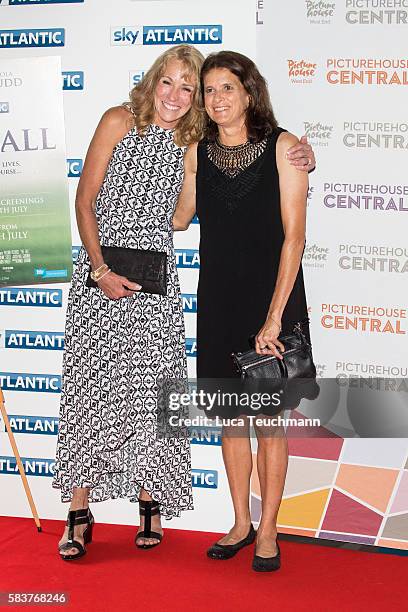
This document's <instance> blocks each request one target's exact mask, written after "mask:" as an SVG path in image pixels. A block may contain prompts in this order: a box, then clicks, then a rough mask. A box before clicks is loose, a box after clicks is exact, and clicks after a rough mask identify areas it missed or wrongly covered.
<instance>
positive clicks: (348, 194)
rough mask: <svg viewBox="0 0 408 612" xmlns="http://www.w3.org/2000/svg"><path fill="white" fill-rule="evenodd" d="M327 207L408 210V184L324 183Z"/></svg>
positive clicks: (363, 209)
mask: <svg viewBox="0 0 408 612" xmlns="http://www.w3.org/2000/svg"><path fill="white" fill-rule="evenodd" d="M323 191H324V194H325V195H324V198H323V204H324V206H326V208H332V209H336V208H337V209H344V210H359V211H362V212H363V211H373V212H379V213H381V212H386V213H390V214H392V213H394V214H395V213H399V212H405V213H406V212H408V185H370V184H368V183H365V184H364V183H324V186H323Z"/></svg>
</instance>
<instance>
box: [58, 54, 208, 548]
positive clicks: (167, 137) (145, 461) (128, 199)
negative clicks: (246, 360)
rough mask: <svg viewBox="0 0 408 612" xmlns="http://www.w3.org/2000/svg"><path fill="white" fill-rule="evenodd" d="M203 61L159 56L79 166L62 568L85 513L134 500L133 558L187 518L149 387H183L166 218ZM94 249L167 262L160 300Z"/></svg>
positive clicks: (62, 462)
mask: <svg viewBox="0 0 408 612" xmlns="http://www.w3.org/2000/svg"><path fill="white" fill-rule="evenodd" d="M202 61H203V57H202V55H201V54H200V53H199V51H197V50H196V49H194V47H190V46H187V45H180V46H178V47H174V48H172V49H170V50H169V51H167V52H165V53H164V54H163V55H161V56H160V57H159V58H158V59H157V60H156V62H155V63H154V65H153V66H152V68H151V69H150V70H149V71H148V72H147V74H146V75H145V77H144V79H143V81H142V83H141V84H139V85H138V86H137V87H136V88H134V90H132V93H131V104H130V105H128V108H126V107H124V106H122V107H116V108H112V109H110V110H108V111H107V112H106V113H105V114H104V115H103V117H102V119H101V121H100V123H99V125H98V127H97V129H96V132H95V135H94V137H93V140H92V142H91V145H90V147H89V150H88V154H87V157H86V161H85V164H84V169H83V173H82V177H81V180H80V183H79V186H78V192H77V200H76V211H77V220H78V227H79V231H80V235H81V239H82V242H83V245H84V246H83V247H82V248H81V250H80V253H79V256H78V260H77V263H76V268H75V272H74V275H73V279H72V287H71V290H70V294H69V300H68V310H67V320H66V335H65V343H66V344H65V352H64V365H63V389H62V396H61V414H60V426H59V436H58V444H57V457H56V466H55V477H54V480H53V487H55V488H58V489H61V497H62V501H65V502H67V501H71V508H70V512H69V514H68V520H67V526H66V529H65V532H64V535H63V537H62V538H61V540H60V543H59V550H60V555H61V557H62V558H63V559H65V560H70V559H76V558H78V557H80V556H82V555H83V554H84V553H85V548H84V544H86V543H87V542H89V541H91V539H92V526H93V517H92V514H91V511H90V510H89V507H88V502H89V501H95V502H96V501H103V500H107V499H114V498H119V497H120V498H129V499H131V500H133V499H135V500H136V499H137V498H139V503H140V513H141V525H140V528H139V531H138V534H137V536H136V545H137V546H138V547H140V548H148V547H151V546H154V545H157V544H158V543H159V542H160V540H161V538H162V529H161V525H160V515H161V516H164V517H165V518H168V519H169V518H171V517H173V516H180V512H181V511H182V510H190V509H192V507H193V504H192V491H191V470H190V447H189V441H188V440H187V439H185V438H180V439H177V438H174V437H173V438H165V437H164V436H160V435H158V432H157V413H156V408H157V402H156V396H157V381H158V379H160V378H164V377H167V378H182V379H184V378H186V376H187V369H186V356H185V338H184V323H183V311H182V305H181V298H180V291H179V281H178V276H177V270H176V264H175V256H174V249H173V228H172V216H173V212H174V208H175V205H176V202H177V198H178V195H179V192H180V190H181V185H182V180H183V155H184V150H185V147H186V145H188V144H190V143H191V142H193V141H197V140H199V139H200V137H201V136H202V126H203V116H202V112H201V111H200V106H199V98H198V95H199V94H198V76H199V70H200V67H201V64H202ZM101 244H103V245H109V246H121V247H130V248H138V249H143V250H146V249H153V250H157V251H165V252H166V253H167V257H168V264H167V265H168V269H167V274H168V279H167V295H166V296H161V295H152V294H148V293H143V288H142V291H141V292H139V290H140V286H139V285H137V284H135V283H132V282H130V281H129V280H127V279H126V278H124V277H122V276H119V275H117V274H115V273H113V272H111V271H109V269H108V268H107V266H106V265H105V264H104V261H103V258H102V254H101V248H100V245H101ZM90 266H91V268H92V269H93V271H94V272H95V275H96V278H98V279H99V280H98V282H97V284H98V287H97V288H93V289H89V288H87V287H86V286H85V281H86V279H87V276H88V273H89V269H90ZM144 519H145V520H144Z"/></svg>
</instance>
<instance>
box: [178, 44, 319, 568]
mask: <svg viewBox="0 0 408 612" xmlns="http://www.w3.org/2000/svg"><path fill="white" fill-rule="evenodd" d="M201 85H202V92H203V97H204V103H205V108H206V111H207V114H208V116H209V122H208V130H207V137H206V138H205V139H204V140H202V141H201V142H200V143H199V144H198V147H197V146H195V145H192V146H191V148H190V150H189V151H188V152H187V154H186V157H185V179H184V186H183V190H182V193H181V196H180V199H179V203H178V207H177V210H176V214H175V218H174V221H173V223H174V227H175V229H185V228H186V227H187V226H188V223H189V221H190V220H191V218H192V216H193V215H194V212H195V209H196V210H197V214H198V217H199V220H200V233H201V238H200V279H199V286H198V296H197V299H198V302H197V303H198V308H197V312H198V316H197V376H198V378H216V379H220V378H224V379H225V378H231V377H236V376H237V373H236V372H235V370H234V367H233V363H232V360H231V353H232V352H233V351H245V350H247V348H248V338H249V336H251V335H252V334H254V333H257V336H256V341H255V347H256V350H257V352H258V353H259V354H263V355H268V354H270V355H275V356H276V357H278V358H282V355H281V352H283V351H284V346H283V345H282V343H281V342H280V341H279V339H278V336H279V334H280V333H281V332H283V333H290V332H292V330H293V327H294V325H295V324H296V323H299V322H303V331H304V333H305V335H306V336H307V337H308V338H309V330H308V325H307V305H306V298H305V290H304V284H303V274H302V268H301V258H302V253H303V248H304V243H305V220H306V199H307V190H308V177H307V173H306V172H298V171H297V169H296V167H294V166H293V165H291V164H289V163H288V160H287V157H286V154H287V151H288V149H289V148H290V147H292V146H294V145H296V143H298V139H297V138H296V137H295V136H293V135H292V134H289V133H288V132H286V131H285V130H283V129H282V128H279V127H278V125H277V122H276V119H275V117H274V114H273V111H272V107H271V104H270V100H269V94H268V91H267V87H266V83H265V80H264V79H263V77H262V76H261V75H260V74H259V72H258V69H257V68H256V66H255V64H254V63H253V62H252V61H251V60H250V59H249V58H247V57H245V56H243V55H241V54H238V53H234V52H229V51H222V52H220V53H217V54H213V55H210V56H209V57H208V58H207V59H206V61H205V63H204V66H203V69H202V73H201ZM309 161H310V160H307V162H308V163H307V164H305V165H304V169H305V170H308V169H310V165H309ZM312 164H313V159H312ZM195 196H196V197H195ZM195 199H196V207H195ZM257 437H258V455H257V466H258V474H259V480H260V485H261V493H262V520H261V522H260V524H259V528H258V532H257V535H256V534H255V531H254V529H253V526H252V524H251V517H250V509H249V491H250V476H251V471H252V453H251V446H250V440H249V437H248V436H247V435H245V436H242V435H241V436H237V435H228V432H225V431H224V434H223V442H222V444H223V446H222V449H223V457H224V462H225V466H226V471H227V475H228V481H229V485H230V490H231V495H232V500H233V504H234V510H235V524H234V526H233V527H232V529H231V530H230V532H229V533H228V534H227V535H226V536H225V537H223V538H222V539H221V540H219V542H217V543H216V544H215V545H214V546H212V547H211V548H210V549H209V551H208V555H209V556H210V557H211V558H214V559H227V558H230V557H232V556H233V555H235V554H236V552H237V551H238V550H240V549H241V548H242V547H243V546H245V545H247V544H251V543H252V542H253V541H254V540H255V536H256V550H255V557H254V561H253V569H255V570H257V571H270V570H273V569H278V568H279V566H280V551H279V546H278V544H277V542H276V538H277V530H276V519H277V514H278V510H279V505H280V502H281V498H282V493H283V488H284V482H285V476H286V470H287V462H288V449H287V440H286V437H285V435H284V432H283V431H279V430H278V429H276V430H274V431H269V432H268V433H266V435H265V432H264V431H262V430H257Z"/></svg>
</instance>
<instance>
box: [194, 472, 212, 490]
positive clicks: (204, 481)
mask: <svg viewBox="0 0 408 612" xmlns="http://www.w3.org/2000/svg"><path fill="white" fill-rule="evenodd" d="M191 480H192V485H193V487H198V488H200V489H217V488H218V472H217V471H215V470H191Z"/></svg>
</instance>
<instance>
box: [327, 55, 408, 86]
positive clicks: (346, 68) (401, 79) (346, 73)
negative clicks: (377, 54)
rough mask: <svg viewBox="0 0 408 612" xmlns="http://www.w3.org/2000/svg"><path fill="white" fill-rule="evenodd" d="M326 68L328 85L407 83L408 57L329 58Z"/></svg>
mask: <svg viewBox="0 0 408 612" xmlns="http://www.w3.org/2000/svg"><path fill="white" fill-rule="evenodd" d="M326 68H327V73H326V80H327V82H328V83H329V84H330V85H379V86H381V85H408V59H399V58H347V59H343V58H330V59H328V60H327V61H326Z"/></svg>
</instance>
